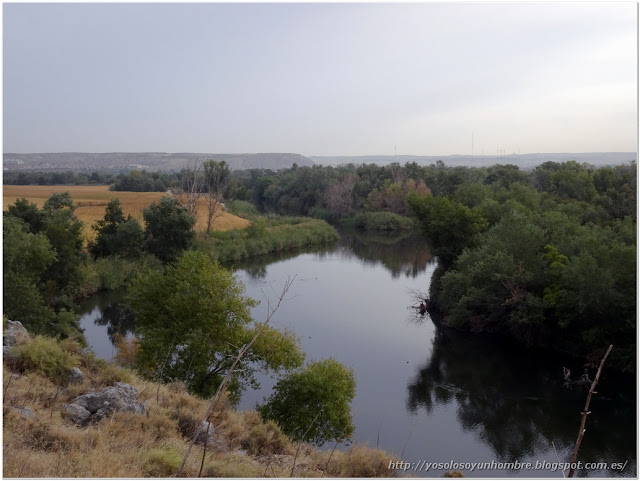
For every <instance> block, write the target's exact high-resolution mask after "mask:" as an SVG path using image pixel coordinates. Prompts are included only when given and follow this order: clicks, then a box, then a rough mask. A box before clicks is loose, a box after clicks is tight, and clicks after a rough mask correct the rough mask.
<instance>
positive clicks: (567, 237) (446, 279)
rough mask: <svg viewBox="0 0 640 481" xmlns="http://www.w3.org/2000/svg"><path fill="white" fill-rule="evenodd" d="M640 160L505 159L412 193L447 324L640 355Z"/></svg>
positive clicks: (629, 363)
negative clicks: (478, 176) (527, 168)
mask: <svg viewBox="0 0 640 481" xmlns="http://www.w3.org/2000/svg"><path fill="white" fill-rule="evenodd" d="M636 177H637V172H636V165H635V163H633V164H632V165H625V166H618V167H615V168H614V167H603V168H600V169H593V168H590V167H589V166H586V165H580V164H577V163H576V162H565V163H563V164H555V163H551V162H548V163H545V164H542V165H541V166H539V167H537V168H536V169H535V170H534V171H532V172H530V173H525V172H521V171H519V170H518V169H517V167H515V166H504V167H502V168H501V169H500V170H499V171H495V172H494V173H493V174H492V175H490V176H487V177H485V178H484V179H482V180H481V181H475V182H469V181H465V182H462V183H460V184H459V185H457V186H456V187H455V188H454V189H452V191H451V192H450V193H449V194H447V195H442V196H433V195H422V196H420V195H417V194H412V195H410V196H409V197H408V203H409V205H410V207H411V208H412V210H413V212H414V215H415V216H416V217H417V219H418V221H419V222H420V224H421V228H422V232H423V234H424V235H425V236H426V237H427V238H428V239H430V241H431V244H432V247H433V250H434V253H435V254H436V255H437V256H438V259H439V261H440V263H439V267H438V270H437V271H436V273H435V275H434V278H433V280H432V283H431V288H430V300H431V306H432V307H434V308H438V309H439V310H441V311H442V312H443V313H444V316H445V317H444V322H445V323H446V324H447V325H450V326H453V327H456V328H459V329H464V330H469V331H472V332H489V333H495V334H500V335H505V336H509V337H511V338H514V339H516V340H519V341H521V342H523V343H525V344H527V345H529V346H537V347H547V348H551V349H554V350H557V351H561V352H567V353H570V354H573V355H574V356H578V357H581V358H583V359H586V360H588V361H590V362H595V361H596V360H598V359H600V358H601V357H602V355H603V353H604V352H605V350H606V349H607V347H608V346H609V345H610V344H613V345H615V350H614V351H613V353H612V356H611V362H612V365H614V366H616V367H617V368H618V369H622V370H627V371H634V370H635V364H636V345H635V339H636Z"/></svg>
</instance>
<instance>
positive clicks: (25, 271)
mask: <svg viewBox="0 0 640 481" xmlns="http://www.w3.org/2000/svg"><path fill="white" fill-rule="evenodd" d="M2 245H3V250H2V260H3V272H2V274H3V276H2V278H3V283H4V286H3V289H2V299H3V306H2V311H3V314H4V315H5V316H7V317H8V318H10V319H12V320H14V321H20V322H22V323H23V324H24V326H25V327H26V328H27V329H29V330H30V331H31V332H33V333H36V334H48V335H62V336H66V335H69V334H72V333H73V331H74V328H75V327H76V326H75V321H76V318H75V315H74V314H73V313H71V312H67V311H65V310H62V311H61V312H59V313H56V312H55V311H54V310H53V309H51V308H50V307H49V306H47V305H46V303H45V300H44V298H43V296H42V293H41V291H40V289H41V287H42V279H43V275H44V273H45V272H46V270H47V268H49V267H50V266H51V265H52V264H54V263H55V262H56V259H57V254H56V252H55V251H54V249H53V248H52V246H51V243H50V242H49V240H48V239H47V237H46V236H45V235H44V234H42V233H39V234H33V233H31V232H30V231H29V228H28V226H27V225H26V224H25V223H24V222H23V221H22V220H21V219H19V218H16V217H13V216H6V217H5V219H4V222H3V225H2Z"/></svg>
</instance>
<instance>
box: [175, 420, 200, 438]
mask: <svg viewBox="0 0 640 481" xmlns="http://www.w3.org/2000/svg"><path fill="white" fill-rule="evenodd" d="M201 422H202V421H201V420H198V419H196V418H194V417H192V416H189V415H188V414H182V415H180V416H179V417H178V431H179V432H180V434H181V435H182V437H183V438H186V439H189V440H191V438H193V436H194V434H195V433H196V429H198V426H200V423H201Z"/></svg>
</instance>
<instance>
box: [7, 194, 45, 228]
mask: <svg viewBox="0 0 640 481" xmlns="http://www.w3.org/2000/svg"><path fill="white" fill-rule="evenodd" d="M6 215H10V216H13V217H17V218H18V219H22V220H23V221H24V222H25V223H26V225H27V226H28V228H29V230H30V231H31V233H33V234H37V233H38V232H40V231H42V229H43V227H44V221H45V216H44V212H42V211H41V210H40V209H39V208H38V206H37V205H36V204H34V203H31V202H29V201H28V200H27V199H25V198H24V197H23V198H21V199H17V200H16V202H15V204H12V205H10V206H9V208H8V209H7V212H6Z"/></svg>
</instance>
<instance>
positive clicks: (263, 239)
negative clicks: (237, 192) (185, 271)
mask: <svg viewBox="0 0 640 481" xmlns="http://www.w3.org/2000/svg"><path fill="white" fill-rule="evenodd" d="M339 238H340V236H339V235H338V233H337V232H336V230H335V229H334V228H333V227H331V226H330V225H329V224H327V223H326V222H325V221H323V220H320V219H310V218H308V217H281V216H266V217H260V218H257V219H255V220H254V221H253V222H252V224H251V225H250V226H249V227H248V228H246V229H242V230H238V229H234V230H230V231H226V232H220V231H215V232H211V234H210V236H209V238H208V239H202V238H201V239H197V240H196V242H195V248H196V250H199V251H202V252H205V253H206V254H208V255H209V256H210V257H211V258H212V259H215V260H218V261H219V262H221V263H225V262H232V261H236V260H240V259H246V258H249V257H255V256H260V255H264V254H268V253H272V252H284V251H289V250H294V249H299V248H302V247H306V246H311V245H322V244H329V243H332V242H335V241H337V240H338V239H339Z"/></svg>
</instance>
